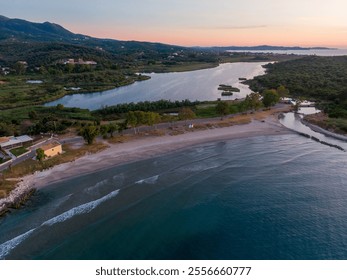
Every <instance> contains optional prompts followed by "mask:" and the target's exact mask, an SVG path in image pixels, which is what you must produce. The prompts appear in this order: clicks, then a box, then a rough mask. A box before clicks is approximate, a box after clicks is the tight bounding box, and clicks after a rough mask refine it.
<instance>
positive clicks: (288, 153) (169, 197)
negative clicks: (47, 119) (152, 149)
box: [0, 134, 347, 260]
mask: <svg viewBox="0 0 347 280" xmlns="http://www.w3.org/2000/svg"><path fill="white" fill-rule="evenodd" d="M346 166H347V157H346V153H345V152H343V151H340V150H337V149H335V148H332V147H329V146H326V145H322V144H320V143H317V142H315V141H312V140H311V139H308V138H305V137H302V136H299V135H296V134H288V135H281V136H261V137H251V138H246V139H238V140H231V141H217V142H213V143H207V144H203V145H198V146H194V147H191V148H188V149H185V150H181V151H177V152H175V153H170V154H167V155H163V156H159V157H155V158H150V159H147V160H142V161H138V162H134V163H129V164H125V165H121V166H116V167H110V168H109V169H107V170H103V171H98V172H95V173H93V174H89V175H84V176H79V177H76V178H74V179H70V180H66V181H63V182H60V183H55V184H52V185H49V186H46V187H45V188H42V189H40V190H39V191H37V193H36V194H35V195H34V196H33V197H32V198H31V200H30V201H29V202H28V204H27V205H26V206H25V207H24V208H23V209H20V210H16V211H13V212H12V213H10V214H8V215H7V216H6V217H5V218H3V219H1V220H0V258H2V259H68V260H70V259H256V260H258V259H346V258H347V246H346V245H347V211H346V209H347V173H346Z"/></svg>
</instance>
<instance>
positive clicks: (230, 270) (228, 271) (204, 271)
mask: <svg viewBox="0 0 347 280" xmlns="http://www.w3.org/2000/svg"><path fill="white" fill-rule="evenodd" d="M251 270H252V267H242V266H240V267H189V268H188V275H191V276H205V275H207V276H212V275H214V276H219V275H222V276H223V275H228V276H231V275H235V276H236V275H238V276H241V275H244V276H247V275H249V273H250V272H251Z"/></svg>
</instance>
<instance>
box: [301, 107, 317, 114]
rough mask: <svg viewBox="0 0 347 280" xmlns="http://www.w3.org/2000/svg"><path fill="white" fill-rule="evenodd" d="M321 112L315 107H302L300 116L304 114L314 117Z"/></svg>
mask: <svg viewBox="0 0 347 280" xmlns="http://www.w3.org/2000/svg"><path fill="white" fill-rule="evenodd" d="M320 112H321V111H320V110H318V109H317V108H315V107H300V108H299V114H303V115H313V114H317V113H320Z"/></svg>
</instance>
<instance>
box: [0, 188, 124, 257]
mask: <svg viewBox="0 0 347 280" xmlns="http://www.w3.org/2000/svg"><path fill="white" fill-rule="evenodd" d="M119 191H120V190H116V191H113V192H111V193H109V194H108V195H106V196H103V197H102V198H99V199H97V200H93V201H91V202H88V203H86V204H82V205H80V206H77V207H74V208H72V209H70V210H68V211H66V212H64V213H62V214H60V215H58V216H56V217H54V218H52V219H50V220H48V221H45V222H44V223H42V224H41V225H40V226H39V227H37V228H34V229H31V230H29V231H27V232H26V233H24V234H22V235H19V236H17V237H15V238H13V239H11V240H9V241H6V242H5V243H3V244H0V260H1V259H4V258H5V257H6V256H7V255H8V254H9V253H10V252H11V251H12V250H13V249H14V248H16V247H17V246H18V245H19V244H20V243H22V242H23V241H24V240H25V239H27V238H28V237H29V236H30V235H31V234H32V233H33V232H34V231H36V230H37V229H38V228H40V227H42V226H52V225H54V224H57V223H62V222H64V221H66V220H68V219H71V218H72V217H74V216H76V215H81V214H86V213H89V212H91V211H92V210H93V209H95V208H96V207H98V206H99V205H100V204H102V203H103V202H105V201H107V200H109V199H111V198H113V197H115V196H117V195H118V193H119Z"/></svg>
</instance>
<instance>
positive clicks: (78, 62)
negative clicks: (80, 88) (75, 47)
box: [62, 58, 98, 65]
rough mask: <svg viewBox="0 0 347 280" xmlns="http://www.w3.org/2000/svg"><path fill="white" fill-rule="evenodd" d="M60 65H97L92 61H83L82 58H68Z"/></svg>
mask: <svg viewBox="0 0 347 280" xmlns="http://www.w3.org/2000/svg"><path fill="white" fill-rule="evenodd" d="M62 64H74V65H97V64H98V63H97V62H95V61H93V60H83V59H82V58H79V59H74V58H69V59H65V60H63V61H62Z"/></svg>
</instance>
